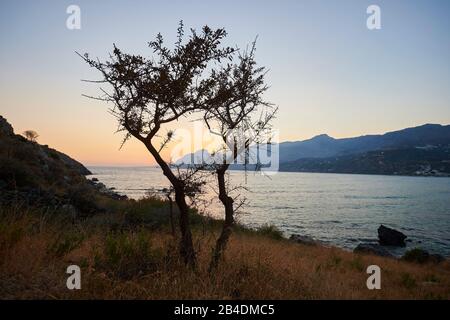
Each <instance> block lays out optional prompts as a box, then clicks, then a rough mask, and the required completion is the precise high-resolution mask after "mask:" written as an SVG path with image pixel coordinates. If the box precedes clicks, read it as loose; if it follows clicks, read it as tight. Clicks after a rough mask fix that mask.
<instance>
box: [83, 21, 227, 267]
mask: <svg viewBox="0 0 450 320" xmlns="http://www.w3.org/2000/svg"><path fill="white" fill-rule="evenodd" d="M183 35H184V29H183V24H182V23H180V26H179V28H178V37H177V42H176V43H175V48H174V49H173V50H170V49H169V48H167V47H166V46H164V43H163V37H162V36H161V34H158V35H157V37H156V40H155V41H152V42H150V43H149V47H150V49H151V50H152V51H153V54H154V57H150V58H145V57H142V56H140V55H133V54H126V53H124V52H122V51H121V50H120V49H119V48H117V47H116V46H115V45H114V51H113V53H112V54H111V55H110V58H109V60H108V61H105V62H101V61H100V60H98V59H96V60H94V59H91V58H90V57H89V55H88V54H84V55H82V58H83V59H84V60H85V61H86V62H87V63H88V64H89V65H90V66H91V67H93V68H95V69H97V70H98V71H100V72H101V74H102V76H103V79H102V80H101V81H100V82H101V83H106V84H108V85H109V87H110V89H111V90H110V91H106V90H103V89H102V92H103V95H102V96H100V97H91V98H95V99H99V100H102V101H106V102H111V103H113V108H112V109H111V112H112V113H113V115H115V116H116V117H117V119H118V122H119V130H124V131H126V135H125V139H124V142H125V141H127V140H128V139H129V138H130V137H131V136H132V137H135V138H136V139H138V140H139V141H141V142H142V143H143V144H144V145H145V147H146V148H147V150H148V151H149V152H150V154H151V155H152V156H153V158H154V159H155V160H156V162H157V163H158V165H159V166H160V167H161V169H162V171H163V173H164V175H165V176H166V177H167V178H168V180H169V181H170V183H171V184H172V187H173V191H174V195H175V202H176V204H177V206H178V209H179V225H180V232H181V240H180V253H181V255H182V257H183V258H184V261H185V262H186V263H187V264H189V265H191V266H195V264H196V254H195V250H194V247H193V241H192V234H191V230H190V225H189V208H188V205H187V202H186V196H187V195H188V193H190V192H193V189H192V185H190V182H191V181H192V179H191V180H189V179H186V177H183V176H182V175H179V174H177V172H176V171H173V170H172V167H171V166H170V165H169V163H168V162H167V161H166V160H164V159H163V158H162V156H161V154H160V152H161V150H162V148H163V147H164V146H165V145H166V144H167V142H168V141H170V139H171V135H169V134H167V135H166V137H165V138H164V139H163V142H162V144H161V148H157V147H156V141H155V140H156V139H157V137H158V134H159V133H160V130H161V127H162V126H163V125H165V124H168V123H170V122H173V121H177V120H179V119H180V118H182V117H185V116H187V115H189V114H191V113H192V112H195V111H198V110H202V109H205V108H207V107H209V106H211V101H210V100H211V99H212V98H213V92H214V91H213V89H214V88H215V81H216V79H215V78H214V77H211V76H210V75H209V74H208V73H209V72H208V68H209V67H211V66H212V65H213V63H215V62H217V63H219V62H220V61H221V60H225V59H230V58H231V56H232V54H233V52H235V49H233V48H230V47H222V46H221V41H222V39H223V38H224V37H225V36H226V32H225V30H224V29H217V30H212V29H210V28H209V27H208V26H205V27H203V29H202V32H201V33H200V34H198V33H197V32H196V31H195V30H193V29H191V35H190V37H189V39H188V40H187V41H186V42H183ZM188 178H192V177H188ZM195 187H198V186H196V185H195V184H194V189H195Z"/></svg>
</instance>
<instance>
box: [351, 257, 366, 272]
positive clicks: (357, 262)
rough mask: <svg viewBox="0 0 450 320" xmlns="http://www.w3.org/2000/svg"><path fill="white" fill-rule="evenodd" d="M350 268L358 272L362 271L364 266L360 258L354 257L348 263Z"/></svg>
mask: <svg viewBox="0 0 450 320" xmlns="http://www.w3.org/2000/svg"><path fill="white" fill-rule="evenodd" d="M350 267H352V268H353V269H355V270H358V271H360V272H362V271H364V265H363V262H362V260H361V257H360V256H356V257H355V258H353V260H351V261H350Z"/></svg>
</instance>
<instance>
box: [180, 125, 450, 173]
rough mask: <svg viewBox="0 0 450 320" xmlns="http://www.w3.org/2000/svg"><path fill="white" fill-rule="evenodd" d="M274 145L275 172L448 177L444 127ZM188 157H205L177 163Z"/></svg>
mask: <svg viewBox="0 0 450 320" xmlns="http://www.w3.org/2000/svg"><path fill="white" fill-rule="evenodd" d="M278 147H279V163H280V171H298V172H333V173H366V174H401V175H437V176H448V175H450V125H445V126H443V125H439V124H425V125H422V126H418V127H413V128H407V129H403V130H399V131H393V132H388V133H385V134H382V135H365V136H360V137H354V138H344V139H334V138H332V137H330V136H328V135H326V134H322V135H318V136H315V137H313V138H311V139H308V140H304V141H295V142H282V143H280V144H279V145H278ZM272 148H273V147H272ZM254 150H255V147H253V151H254ZM193 157H194V158H195V159H197V161H198V159H204V160H205V161H208V159H210V158H211V155H209V153H208V152H207V151H206V150H200V151H197V152H196V153H194V154H189V155H186V156H184V157H183V158H182V159H180V160H178V161H177V163H178V164H179V163H182V162H183V163H190V159H192V158H193ZM232 168H233V169H242V166H240V165H234V166H233V167H232ZM250 169H251V168H250Z"/></svg>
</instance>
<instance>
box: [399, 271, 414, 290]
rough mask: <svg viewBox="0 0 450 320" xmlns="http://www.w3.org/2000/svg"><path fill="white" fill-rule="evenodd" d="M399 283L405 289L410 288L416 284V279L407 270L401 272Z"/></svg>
mask: <svg viewBox="0 0 450 320" xmlns="http://www.w3.org/2000/svg"><path fill="white" fill-rule="evenodd" d="M401 284H402V285H403V286H404V287H405V288H407V289H412V288H414V287H415V286H416V285H417V284H416V280H415V279H414V278H413V277H412V276H411V275H410V274H409V273H407V272H405V273H402V276H401Z"/></svg>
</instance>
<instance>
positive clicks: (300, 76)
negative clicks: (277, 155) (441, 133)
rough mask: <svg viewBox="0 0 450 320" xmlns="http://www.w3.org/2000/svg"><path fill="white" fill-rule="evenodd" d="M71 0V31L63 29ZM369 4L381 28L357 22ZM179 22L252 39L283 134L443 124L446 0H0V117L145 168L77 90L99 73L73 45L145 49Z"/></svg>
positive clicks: (86, 88) (447, 93)
mask: <svg viewBox="0 0 450 320" xmlns="http://www.w3.org/2000/svg"><path fill="white" fill-rule="evenodd" d="M71 4H76V5H78V6H79V7H80V8H81V29H80V30H69V29H67V28H66V19H67V17H68V14H67V13H66V8H67V7H68V6H69V5H71ZM371 4H376V5H378V6H379V7H380V8H381V26H382V28H381V30H369V29H368V28H367V27H366V19H367V17H368V15H367V13H366V9H367V7H368V6H369V5H371ZM179 20H183V21H184V24H185V26H186V27H187V28H191V27H192V28H196V29H200V28H201V27H202V26H203V25H205V24H207V25H209V26H211V27H213V28H218V27H224V28H225V29H226V30H227V31H228V37H227V40H226V44H227V45H237V46H238V47H241V48H242V47H245V46H246V44H248V43H249V42H251V41H252V40H253V39H254V38H255V37H256V36H258V42H257V56H256V59H257V61H258V62H259V63H260V64H261V65H264V66H267V67H268V68H269V69H270V71H269V74H268V76H267V82H268V84H269V85H270V90H269V91H268V92H267V95H266V98H267V100H269V101H271V102H273V103H275V104H277V105H278V106H279V114H278V118H277V120H276V121H275V127H276V128H278V129H279V131H280V138H281V139H280V140H281V141H287V140H302V139H307V138H310V137H312V136H315V135H317V134H322V133H327V134H329V135H330V136H333V137H335V138H341V137H350V136H358V135H363V134H375V133H384V132H386V131H392V130H397V129H401V128H405V127H411V126H416V125H420V124H424V123H440V124H449V123H450V90H449V89H450V59H449V57H450V36H449V31H450V1H447V0H432V1H430V0H417V1H415V0H396V1H381V0H370V1H366V0H354V1H350V0H349V1H347V0H343V1H335V0H328V1H325V0H323V1H321V0H308V1H306V0H292V1H261V0H259V1H257V0H254V1H181V0H180V1H125V0H123V1H118V0H117V1H79V0H78V1H77V0H72V1H39V0H36V1H31V0H30V1H23V0H22V1H1V2H0V27H1V33H0V43H1V51H0V64H1V72H0V97H1V100H0V115H2V116H4V117H5V118H7V119H8V120H9V121H10V122H11V123H12V125H13V126H14V128H15V130H16V133H20V132H22V131H24V130H26V129H34V130H36V131H37V132H38V133H39V135H40V137H39V142H40V143H42V144H48V145H50V146H51V147H54V148H56V149H58V150H61V151H63V152H66V153H68V154H69V155H71V156H73V157H74V158H76V159H77V160H80V161H82V162H83V163H85V164H88V165H117V164H120V165H142V164H149V163H153V161H152V159H151V158H150V156H149V155H148V153H147V152H146V150H145V149H144V147H143V146H141V145H140V143H138V142H135V141H130V142H129V143H128V144H127V145H126V146H125V147H124V148H123V149H122V150H120V151H119V146H120V142H121V140H122V135H121V134H114V132H115V129H116V120H115V119H114V118H113V117H112V116H111V115H110V114H109V113H108V112H107V109H108V106H107V105H105V104H103V103H101V102H98V101H93V100H89V99H87V98H84V97H82V94H83V93H85V94H93V95H95V94H96V93H98V87H97V86H96V85H92V84H86V83H83V82H81V81H80V80H81V79H98V78H99V75H98V74H97V73H95V72H94V71H93V70H91V69H89V67H88V66H87V65H86V64H85V63H84V62H83V61H82V60H81V59H80V58H79V57H78V56H77V55H76V54H75V51H79V52H89V53H90V54H91V55H92V56H98V57H100V58H104V57H106V56H107V54H108V52H110V51H111V48H112V43H116V45H117V46H118V47H119V48H122V49H123V50H124V51H127V52H130V53H139V54H143V55H150V54H151V52H150V50H149V49H148V48H147V42H148V41H151V40H153V39H154V37H155V35H156V34H157V33H158V32H161V33H162V34H163V36H164V37H165V39H166V40H167V42H168V43H173V42H174V41H175V36H176V29H177V26H178V22H179ZM181 125H186V124H181Z"/></svg>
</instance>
